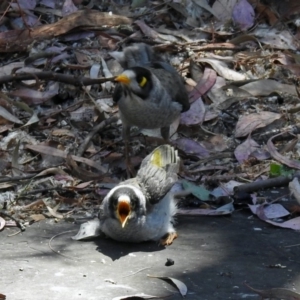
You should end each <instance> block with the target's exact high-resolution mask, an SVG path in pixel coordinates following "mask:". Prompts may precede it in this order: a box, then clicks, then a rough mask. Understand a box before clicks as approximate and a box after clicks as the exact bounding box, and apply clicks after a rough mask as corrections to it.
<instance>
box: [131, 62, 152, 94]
mask: <svg viewBox="0 0 300 300" xmlns="http://www.w3.org/2000/svg"><path fill="white" fill-rule="evenodd" d="M129 70H132V71H133V72H134V73H135V74H136V80H137V82H138V84H141V83H143V82H144V84H142V85H140V91H135V94H137V95H138V96H139V97H141V98H142V99H146V98H147V97H148V96H149V94H150V92H151V89H152V88H153V81H152V76H151V72H150V71H149V70H148V69H146V68H143V67H133V68H130V69H129ZM145 80H146V81H145Z"/></svg>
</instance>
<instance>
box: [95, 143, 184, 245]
mask: <svg viewBox="0 0 300 300" xmlns="http://www.w3.org/2000/svg"><path fill="white" fill-rule="evenodd" d="M179 164H180V158H179V156H178V154H177V151H176V150H175V149H174V148H173V147H172V146H170V145H167V144H166V145H162V146H159V147H157V148H156V149H154V150H153V151H152V153H150V154H149V155H148V156H146V158H144V160H143V161H142V163H141V167H140V169H139V171H138V173H137V176H136V177H135V178H131V179H128V180H126V181H123V182H121V183H120V184H118V185H117V186H116V187H114V188H113V189H112V190H111V191H110V192H109V193H108V194H107V195H106V197H105V198H104V200H103V202H102V204H101V209H100V212H99V219H100V226H99V228H100V230H101V232H102V233H104V234H105V235H106V236H108V237H110V238H112V239H114V240H117V241H122V242H134V243H139V242H143V241H149V240H151V241H159V240H160V243H161V244H162V245H170V244H172V242H173V240H174V239H175V238H176V237H177V234H176V231H175V229H174V227H173V222H174V219H173V218H174V214H175V213H176V204H175V200H174V197H173V193H172V191H170V189H171V188H172V186H173V185H174V183H175V182H176V181H177V179H178V178H177V173H178V171H179Z"/></svg>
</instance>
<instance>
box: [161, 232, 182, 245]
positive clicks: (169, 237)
mask: <svg viewBox="0 0 300 300" xmlns="http://www.w3.org/2000/svg"><path fill="white" fill-rule="evenodd" d="M177 236H178V235H177V233H176V232H168V233H167V234H166V235H165V236H164V237H163V238H162V239H161V240H160V244H161V245H162V246H170V245H171V244H172V243H173V241H174V240H175V239H176V238H177Z"/></svg>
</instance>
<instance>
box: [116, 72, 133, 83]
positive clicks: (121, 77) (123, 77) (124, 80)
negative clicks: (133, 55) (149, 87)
mask: <svg viewBox="0 0 300 300" xmlns="http://www.w3.org/2000/svg"><path fill="white" fill-rule="evenodd" d="M115 81H118V82H121V83H124V84H129V83H130V79H129V78H128V77H127V76H126V75H124V74H121V75H119V76H117V77H116V78H115Z"/></svg>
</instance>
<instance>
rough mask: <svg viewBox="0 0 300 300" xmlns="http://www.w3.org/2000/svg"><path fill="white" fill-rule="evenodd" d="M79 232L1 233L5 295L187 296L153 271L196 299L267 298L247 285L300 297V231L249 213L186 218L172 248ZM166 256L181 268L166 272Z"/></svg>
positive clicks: (0, 288) (54, 228)
mask: <svg viewBox="0 0 300 300" xmlns="http://www.w3.org/2000/svg"><path fill="white" fill-rule="evenodd" d="M78 228H79V225H74V224H71V223H66V222H64V221H63V222H60V223H54V221H53V220H47V221H45V222H39V223H36V224H34V225H32V226H31V227H28V228H27V229H26V231H25V232H24V233H22V234H18V235H15V236H11V237H8V235H10V234H12V233H14V232H16V231H17V229H16V228H8V229H5V230H4V231H2V232H0V249H1V259H0V272H1V273H0V274H1V280H0V293H2V294H5V295H6V296H7V298H6V299H7V300H29V299H30V300H36V299H38V300H42V299H46V300H47V299H51V300H56V299H57V300H62V299H67V300H68V299H85V300H86V299H88V300H92V299H97V300H98V299H107V300H109V299H113V298H114V297H117V296H122V295H129V294H137V293H142V292H143V293H146V294H150V295H156V296H159V297H161V298H159V299H165V298H163V297H164V296H168V295H171V296H170V297H168V298H167V299H172V300H173V299H174V300H176V299H182V297H181V295H180V294H179V293H178V291H177V289H176V288H175V287H173V286H172V285H171V284H169V283H167V282H165V281H163V280H160V279H156V278H149V277H147V274H151V275H156V276H169V277H173V278H176V279H179V280H181V281H183V282H184V283H185V284H186V285H187V287H188V294H187V296H186V299H191V300H192V299H201V300H218V299H220V300H224V299H253V300H255V299H260V298H259V296H258V295H256V294H255V293H254V292H252V291H251V290H249V289H248V288H246V287H245V286H244V285H243V282H244V281H247V282H248V284H249V285H251V286H252V287H255V288H260V289H269V288H272V287H287V288H290V289H293V288H295V290H296V291H298V292H300V257H299V256H300V239H299V233H298V232H295V231H292V230H287V229H281V228H275V227H272V226H271V225H268V224H266V223H264V222H262V221H260V220H258V219H257V218H256V217H253V216H251V215H250V213H249V212H245V211H238V212H235V213H234V214H233V215H232V216H231V217H202V216H201V217H200V216H199V217H179V218H178V224H177V226H176V228H177V230H178V234H179V237H178V239H177V240H175V242H174V244H173V245H171V246H170V247H168V248H163V247H160V246H158V245H157V244H156V243H143V244H124V243H118V242H114V241H112V240H109V239H103V238H101V239H97V240H94V241H85V242H79V241H73V240H72V239H71V236H73V235H74V234H76V233H77V230H78ZM55 235H57V236H55ZM53 236H55V237H54V238H53V240H52V241H51V246H52V247H53V249H54V250H55V251H57V252H59V253H60V254H62V255H65V256H61V255H59V254H57V253H55V252H53V251H52V250H51V249H50V248H49V245H48V243H49V241H50V239H51V238H52V237H53ZM296 244H297V246H293V247H286V246H291V245H296ZM66 256H67V257H66ZM167 258H171V259H173V260H174V261H175V264H174V265H173V266H170V267H166V266H165V262H166V260H167ZM276 264H280V265H281V267H280V266H279V267H277V268H275V267H274V266H275V265H276Z"/></svg>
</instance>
